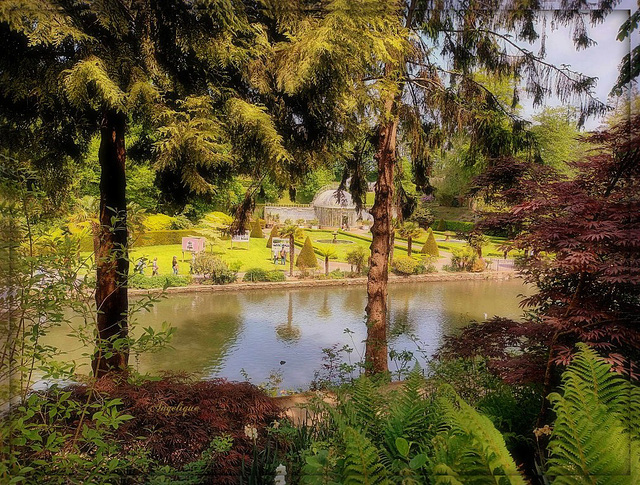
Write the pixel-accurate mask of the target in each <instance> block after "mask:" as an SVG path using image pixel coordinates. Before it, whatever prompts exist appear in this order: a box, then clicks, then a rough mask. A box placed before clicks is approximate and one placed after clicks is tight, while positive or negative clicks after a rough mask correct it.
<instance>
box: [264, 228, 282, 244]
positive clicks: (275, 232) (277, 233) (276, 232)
mask: <svg viewBox="0 0 640 485" xmlns="http://www.w3.org/2000/svg"><path fill="white" fill-rule="evenodd" d="M274 237H280V228H279V227H278V225H277V224H274V225H273V227H272V228H271V232H270V233H269V239H268V240H267V247H268V248H270V247H271V246H272V244H273V238H274Z"/></svg>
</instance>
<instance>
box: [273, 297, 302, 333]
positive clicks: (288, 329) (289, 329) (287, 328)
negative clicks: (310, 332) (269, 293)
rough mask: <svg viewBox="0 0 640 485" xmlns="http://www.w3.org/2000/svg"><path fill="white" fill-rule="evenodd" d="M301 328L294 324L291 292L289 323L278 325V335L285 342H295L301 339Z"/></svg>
mask: <svg viewBox="0 0 640 485" xmlns="http://www.w3.org/2000/svg"><path fill="white" fill-rule="evenodd" d="M300 335H301V331H300V328H299V327H297V326H294V325H293V295H292V294H291V292H289V307H288V308H287V323H281V324H280V325H277V326H276V336H277V338H278V339H279V340H284V341H285V342H295V341H296V340H298V339H300Z"/></svg>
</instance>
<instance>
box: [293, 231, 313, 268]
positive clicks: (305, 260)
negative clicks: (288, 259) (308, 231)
mask: <svg viewBox="0 0 640 485" xmlns="http://www.w3.org/2000/svg"><path fill="white" fill-rule="evenodd" d="M296 266H297V267H298V268H300V269H303V268H317V267H318V258H316V253H315V252H314V251H313V244H312V243H311V238H310V237H309V236H307V239H305V241H304V246H302V250H301V251H300V254H299V255H298V259H297V260H296Z"/></svg>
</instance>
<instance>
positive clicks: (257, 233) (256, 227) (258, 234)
mask: <svg viewBox="0 0 640 485" xmlns="http://www.w3.org/2000/svg"><path fill="white" fill-rule="evenodd" d="M249 236H250V237H255V238H264V234H263V233H262V228H261V227H260V221H254V222H253V224H252V226H251V233H250V234H249Z"/></svg>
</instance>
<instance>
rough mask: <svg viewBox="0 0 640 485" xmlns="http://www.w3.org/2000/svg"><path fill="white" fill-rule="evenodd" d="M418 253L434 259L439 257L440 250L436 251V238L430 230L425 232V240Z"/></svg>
mask: <svg viewBox="0 0 640 485" xmlns="http://www.w3.org/2000/svg"><path fill="white" fill-rule="evenodd" d="M420 253H421V254H426V255H428V256H433V257H434V258H439V257H440V250H439V249H438V244H437V243H436V238H435V236H434V235H433V231H432V230H431V228H429V230H428V231H427V240H426V241H425V242H424V244H423V245H422V250H421V251H420Z"/></svg>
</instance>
